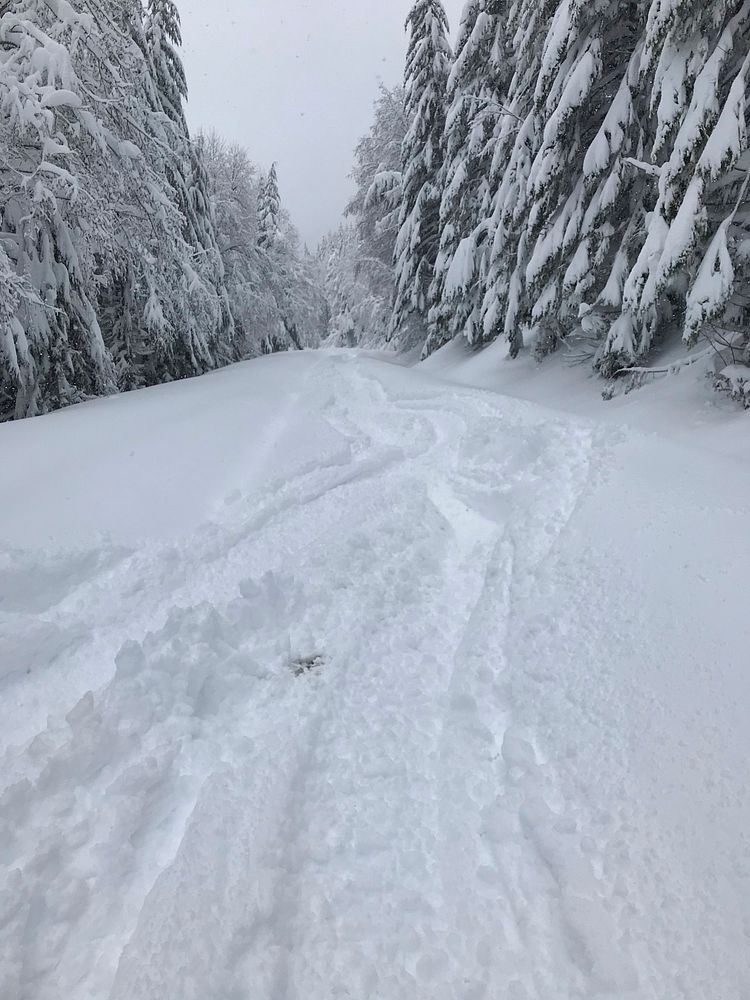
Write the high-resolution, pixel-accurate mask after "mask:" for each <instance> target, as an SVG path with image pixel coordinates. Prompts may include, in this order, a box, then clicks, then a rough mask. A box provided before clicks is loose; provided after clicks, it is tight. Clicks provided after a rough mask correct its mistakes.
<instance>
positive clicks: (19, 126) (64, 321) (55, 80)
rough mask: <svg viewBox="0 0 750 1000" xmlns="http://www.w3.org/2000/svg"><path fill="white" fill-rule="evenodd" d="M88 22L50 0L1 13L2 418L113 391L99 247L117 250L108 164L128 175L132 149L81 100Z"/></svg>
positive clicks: (87, 57) (8, 7) (16, 5)
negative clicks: (101, 311)
mask: <svg viewBox="0 0 750 1000" xmlns="http://www.w3.org/2000/svg"><path fill="white" fill-rule="evenodd" d="M90 30H91V21H90V19H89V18H88V17H86V16H84V15H82V14H79V13H77V12H76V11H74V10H73V9H72V8H70V7H68V6H67V5H65V6H64V7H63V6H61V5H58V4H55V3H50V4H28V3H23V2H14V3H10V4H6V5H5V8H4V10H3V13H2V16H1V17H0V146H2V149H3V151H4V155H3V159H2V164H1V165H0V192H1V194H0V214H1V216H2V219H1V223H0V230H2V234H3V236H2V244H3V253H2V257H0V270H1V271H2V275H3V276H2V279H1V280H2V287H3V292H4V293H5V295H6V296H7V298H6V299H5V301H4V303H3V310H2V317H3V322H2V342H1V344H0V359H1V360H2V368H1V369H0V405H1V406H2V416H18V417H20V416H27V415H33V414H37V413H41V412H44V411H46V410H48V409H51V408H54V407H56V406H63V405H66V404H68V403H72V402H75V401H77V400H79V399H82V398H85V397H86V396H88V395H94V394H98V393H104V392H110V391H113V390H114V388H115V372H114V368H113V365H112V362H111V359H110V357H109V355H108V352H107V350H106V347H105V344H104V340H103V337H102V332H101V328H100V326H99V322H98V319H97V314H96V295H97V288H98V282H99V280H100V277H99V276H100V272H101V268H102V263H101V261H99V260H98V259H97V250H99V249H103V250H106V249H107V248H109V249H110V250H111V248H112V238H111V235H110V234H111V232H112V231H113V229H114V228H115V227H116V226H117V224H118V220H117V218H116V214H115V212H114V211H113V205H112V203H111V202H109V199H108V198H107V195H108V193H109V192H110V190H111V183H110V182H111V180H112V178H110V177H109V171H112V170H119V171H122V172H123V174H124V175H127V174H128V173H129V167H130V162H129V161H130V158H131V156H135V155H137V150H135V149H131V147H129V146H126V145H124V144H122V143H120V141H119V137H118V136H117V135H116V134H114V133H113V132H112V131H110V130H109V129H108V128H107V127H106V125H105V123H103V122H102V121H101V120H98V119H97V118H95V117H94V116H92V115H91V114H90V113H89V111H88V110H87V108H86V107H85V103H84V98H85V94H86V90H87V84H90V85H91V86H92V87H96V81H95V79H94V78H93V74H92V75H91V76H90V77H89V78H88V79H86V81H85V82H84V80H83V79H82V76H83V77H85V76H86V71H87V70H88V69H89V68H90V61H89V60H90V53H89V48H88V36H89V32H90ZM99 74H100V75H101V71H99ZM105 79H106V76H105ZM95 92H96V91H95ZM82 232H86V233H87V234H88V238H87V239H86V240H82V239H80V234H81V233H82Z"/></svg>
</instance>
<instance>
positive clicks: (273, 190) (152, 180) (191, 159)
mask: <svg viewBox="0 0 750 1000" xmlns="http://www.w3.org/2000/svg"><path fill="white" fill-rule="evenodd" d="M180 43H181V39H180V20H179V14H178V11H177V8H176V6H175V4H174V2H173V0H148V2H147V4H146V6H145V7H144V6H143V4H142V2H141V0H70V2H68V0H43V2H41V0H11V2H6V3H4V4H3V5H2V8H1V9H0V220H1V223H0V419H7V418H12V417H24V416H33V415H36V414H40V413H44V412H47V411H49V410H52V409H55V408H57V407H60V406H64V405H68V404H70V403H74V402H77V401H79V400H83V399H86V398H90V397H91V396H96V395H103V394H107V393H111V392H115V391H118V390H123V389H131V388H136V387H139V386H145V385H153V384H155V383H159V382H164V381H168V380H171V379H178V378H184V377H187V376H191V375H197V374H201V373H203V372H205V371H208V370H210V369H213V368H216V367H218V366H220V365H223V364H226V363H228V362H230V361H234V360H237V359H239V358H243V357H248V356H252V355H253V354H257V353H261V352H263V351H271V350H278V349H283V348H286V347H291V346H293V347H300V346H304V345H305V344H307V343H317V341H318V340H319V338H320V335H321V332H322V330H323V329H324V325H325V322H326V313H325V305H324V302H323V299H322V288H321V284H322V283H321V281H320V279H319V277H318V273H317V262H316V260H315V259H314V258H313V257H312V256H310V255H309V254H307V253H305V252H304V251H302V250H301V249H300V247H299V239H298V237H297V235H296V233H295V231H294V228H293V226H292V225H291V222H290V220H289V218H288V217H287V215H286V213H285V212H284V211H283V209H282V207H281V202H280V198H279V191H278V184H277V178H276V173H275V170H274V169H272V170H271V172H270V174H268V175H267V176H260V175H259V174H258V171H257V170H256V168H255V167H254V165H253V164H252V163H251V162H250V160H249V158H248V156H247V154H246V153H245V152H244V150H242V149H240V148H238V147H233V146H230V145H228V144H226V143H225V142H223V141H222V140H221V139H220V138H219V137H218V136H215V135H209V136H197V137H195V138H192V137H191V136H190V133H189V130H188V126H187V122H186V119H185V112H184V101H185V98H186V96H187V81H186V78H185V72H184V68H183V65H182V62H181V58H180V53H179V47H180Z"/></svg>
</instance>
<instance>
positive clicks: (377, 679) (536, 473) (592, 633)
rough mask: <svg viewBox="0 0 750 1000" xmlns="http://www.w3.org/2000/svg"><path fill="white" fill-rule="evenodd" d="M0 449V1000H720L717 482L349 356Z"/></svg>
mask: <svg viewBox="0 0 750 1000" xmlns="http://www.w3.org/2000/svg"><path fill="white" fill-rule="evenodd" d="M45 449H46V450H45ZM0 450H2V453H3V462H4V464H5V465H6V468H8V469H10V470H11V471H10V472H9V474H8V477H7V480H6V481H4V483H3V485H2V487H1V488H0V493H1V494H2V496H0V499H1V500H2V503H3V510H4V511H5V512H6V519H5V523H4V529H3V530H4V536H3V537H4V542H5V544H6V554H4V555H3V556H2V562H1V563H0V630H1V633H2V648H1V652H0V685H1V686H0V710H1V712H2V718H1V719H0V725H1V726H2V730H1V732H2V738H3V740H4V741H5V744H6V749H5V755H4V758H3V760H2V768H1V769H0V782H1V786H0V787H1V788H2V789H3V793H2V797H0V877H1V878H2V883H1V885H0V997H2V998H4V1000H5V998H7V1000H61V998H65V1000H105V998H109V1000H115V998H117V1000H172V998H174V1000H177V998H179V1000H250V998H252V1000H419V998H423V1000H449V998H450V1000H479V998H486V1000H499V998H501V997H502V998H508V1000H573V998H576V1000H583V998H586V1000H594V998H596V1000H603V998H617V1000H714V998H715V1000H748V997H749V996H750V842H749V841H748V834H749V833H750V794H749V793H750V789H748V782H749V780H750V770H749V769H748V766H747V762H748V751H749V750H750V735H748V731H749V730H750V726H748V722H747V719H748V706H750V675H749V674H748V670H747V665H748V655H749V654H748V650H750V637H749V636H748V616H747V613H746V599H745V595H746V585H745V581H746V576H747V567H748V564H749V560H748V556H749V555H750V544H749V542H748V533H747V523H748V521H747V517H748V506H749V501H750V474H749V473H748V471H747V470H746V469H745V468H744V467H742V466H740V465H739V464H738V463H736V462H731V461H730V460H728V459H720V458H718V457H714V456H712V455H710V454H708V453H698V452H697V451H696V452H691V451H688V450H685V449H679V448H677V447H676V446H673V445H670V444H668V443H665V442H663V441H660V440H658V439H657V438H646V437H643V436H641V435H639V434H637V433H635V432H630V431H627V430H616V429H613V428H612V427H608V426H604V425H600V424H597V423H594V422H590V421H585V420H581V419H576V418H572V417H568V416H564V415H562V414H559V413H555V412H553V411H547V410H542V409H540V408H538V407H536V406H534V405H532V404H528V403H524V402H519V401H517V400H510V399H506V398H502V397H499V396H495V395H493V394H491V393H488V392H480V391H477V390H472V389H468V388H461V387H458V386H455V385H450V384H448V383H447V382H441V381H438V380H437V379H434V378H431V377H429V376H428V375H427V374H424V373H420V372H418V371H409V370H405V369H401V368H399V367H397V366H394V365H388V364H385V363H383V362H382V361H378V360H375V359H371V358H366V357H357V356H356V355H352V354H349V355H347V354H332V355H328V354H317V355H316V354H308V355H297V356H286V357H277V358H272V359H267V360H264V361H261V362H253V363H251V364H248V365H243V366H238V367H236V368H234V369H232V370H230V371H226V372H222V373H218V374H217V375H214V376H211V377H209V378H205V379H202V380H198V381H196V382H193V383H188V384H185V385H181V386H171V387H167V388H163V389H159V390H153V391H149V392H147V393H139V394H133V395H131V396H128V397H124V398H121V399H117V400H108V401H103V402H99V403H95V404H92V405H90V406H85V407H79V408H76V410H74V411H69V412H67V413H63V414H59V415H56V416H53V417H49V418H44V419H43V420H38V421H31V422H27V423H25V424H22V425H15V426H12V427H3V428H0ZM120 452H121V454H120ZM127 456H130V458H131V461H130V464H129V467H128V473H127V474H128V477H129V478H128V479H127V485H126V481H125V480H124V479H123V482H122V484H121V485H118V480H117V477H118V476H121V475H124V473H123V472H122V470H121V465H122V463H123V462H124V461H125V459H126V457H127ZM126 465H127V462H126ZM128 491H129V492H128ZM45 498H46V500H45ZM45 502H47V503H48V505H49V509H48V510H44V505H45ZM10 542H13V543H14V548H13V549H12V550H11V549H10V548H9V547H8V546H9V545H10Z"/></svg>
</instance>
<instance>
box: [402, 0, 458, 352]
mask: <svg viewBox="0 0 750 1000" xmlns="http://www.w3.org/2000/svg"><path fill="white" fill-rule="evenodd" d="M406 24H407V29H408V31H409V34H410V37H409V46H408V52H407V58H406V74H405V101H406V114H407V119H408V125H409V130H408V132H407V134H406V138H405V139H404V143H403V148H402V198H403V200H402V204H401V214H400V218H399V234H398V238H397V241H396V248H395V255H394V259H395V270H396V293H395V302H394V308H393V316H392V319H391V335H392V336H393V337H397V338H399V339H402V340H403V339H404V337H405V336H408V328H409V324H410V318H411V319H412V320H414V319H416V321H417V326H418V329H419V330H420V335H421V337H422V338H423V337H424V333H425V325H426V321H427V315H428V311H429V290H430V285H431V283H432V279H433V277H434V269H435V262H436V261H437V256H438V250H439V246H440V198H441V176H442V170H443V136H444V132H445V116H446V106H445V105H446V91H447V85H448V75H449V73H450V68H451V60H452V52H451V46H450V42H449V41H448V19H447V16H446V13H445V9H444V8H443V4H442V3H441V2H440V0H416V3H415V4H414V6H413V7H412V10H411V12H410V14H409V17H408V19H407V22H406Z"/></svg>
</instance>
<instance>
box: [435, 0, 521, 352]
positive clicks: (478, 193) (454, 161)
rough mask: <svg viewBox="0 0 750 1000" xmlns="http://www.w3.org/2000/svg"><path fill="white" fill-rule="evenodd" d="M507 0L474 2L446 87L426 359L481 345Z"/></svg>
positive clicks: (506, 60) (504, 87)
mask: <svg viewBox="0 0 750 1000" xmlns="http://www.w3.org/2000/svg"><path fill="white" fill-rule="evenodd" d="M507 19H508V2H507V0H469V2H468V3H467V4H466V7H465V9H464V13H463V18H462V21H461V28H460V32H459V39H458V44H457V48H456V59H455V63H454V66H453V69H452V72H451V75H450V78H449V82H448V102H449V111H448V116H447V121H446V129H445V140H444V144H445V169H444V176H443V181H442V187H443V192H442V200H441V205H440V228H441V236H440V251H439V254H438V258H437V262H436V266H435V276H434V279H433V284H432V288H431V290H430V301H431V303H432V307H431V309H430V316H429V337H428V340H427V344H426V345H425V353H427V354H429V353H431V352H432V351H433V350H436V349H437V348H438V347H440V346H442V344H444V343H446V342H447V341H449V340H452V339H453V338H454V337H456V336H458V335H459V334H463V335H464V336H465V337H466V339H467V340H468V342H469V343H470V344H474V343H477V342H481V341H482V340H483V328H482V324H481V306H482V286H483V279H484V275H485V271H486V268H487V262H488V256H489V250H490V245H491V243H490V233H491V225H490V222H489V219H488V216H489V215H490V196H491V188H490V168H491V163H492V156H493V152H494V141H493V140H494V137H495V134H496V131H497V128H498V123H499V120H500V118H501V116H502V115H503V114H504V113H505V112H504V102H505V100H506V97H507V91H508V87H509V84H510V78H511V69H512V63H511V56H510V52H509V51H508V49H509V46H508V44H507V39H506V34H505V32H506V25H507Z"/></svg>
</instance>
